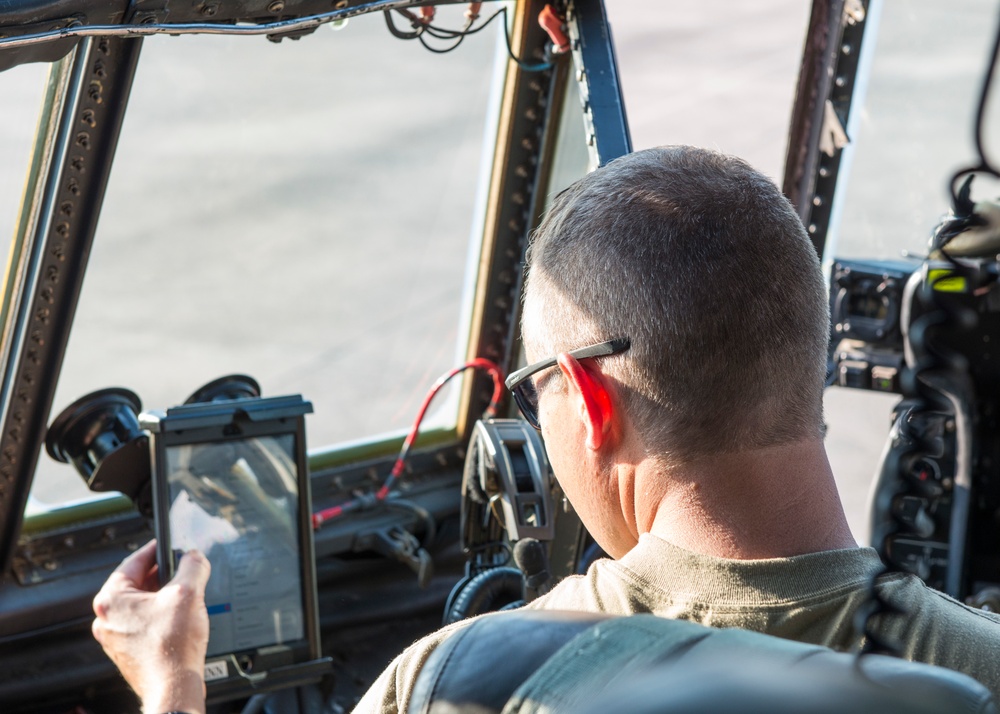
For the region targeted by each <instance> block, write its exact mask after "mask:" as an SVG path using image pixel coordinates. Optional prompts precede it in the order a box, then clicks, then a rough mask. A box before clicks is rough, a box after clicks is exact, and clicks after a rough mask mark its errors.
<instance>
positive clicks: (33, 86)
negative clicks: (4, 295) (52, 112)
mask: <svg viewBox="0 0 1000 714" xmlns="http://www.w3.org/2000/svg"><path fill="white" fill-rule="evenodd" d="M47 73H48V66H47V65H45V64H26V65H20V66H18V67H14V68H12V69H9V70H7V71H6V72H2V73H0V96H2V97H3V101H2V102H0V126H2V127H3V131H2V132H0V156H2V157H3V160H2V161H0V252H2V255H3V259H4V261H5V264H6V258H7V253H8V251H9V248H10V240H11V237H12V236H13V234H14V229H15V223H16V221H17V217H18V208H19V206H20V204H21V197H22V195H23V194H24V179H25V174H26V172H27V167H28V162H29V159H30V157H31V147H32V142H33V140H34V136H35V129H36V127H37V125H38V112H39V109H40V108H41V104H42V94H43V92H44V90H45V76H46V74H47Z"/></svg>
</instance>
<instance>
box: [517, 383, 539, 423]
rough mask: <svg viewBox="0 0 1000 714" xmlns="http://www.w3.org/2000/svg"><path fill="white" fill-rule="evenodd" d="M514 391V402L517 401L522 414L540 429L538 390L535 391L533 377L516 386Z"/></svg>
mask: <svg viewBox="0 0 1000 714" xmlns="http://www.w3.org/2000/svg"><path fill="white" fill-rule="evenodd" d="M513 392H514V402H515V403H517V408H518V409H520V410H521V414H522V415H523V416H524V418H525V419H526V420H527V422H528V423H529V424H531V425H532V426H533V427H535V428H536V429H538V428H539V426H538V392H536V391H535V385H534V384H532V382H531V378H530V377H529V378H528V379H525V380H524V381H523V382H521V383H520V384H518V385H517V386H516V387H514V389H513Z"/></svg>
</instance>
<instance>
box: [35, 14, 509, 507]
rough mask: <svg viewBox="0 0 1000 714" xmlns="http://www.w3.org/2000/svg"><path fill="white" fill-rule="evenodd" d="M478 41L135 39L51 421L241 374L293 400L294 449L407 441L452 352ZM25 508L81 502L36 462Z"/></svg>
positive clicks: (148, 402) (446, 415)
mask: <svg viewBox="0 0 1000 714" xmlns="http://www.w3.org/2000/svg"><path fill="white" fill-rule="evenodd" d="M452 9H454V8H452ZM446 15H447V13H441V14H440V15H439V22H440V24H444V23H446V22H447V21H448V19H447V17H446ZM455 18H456V19H455V20H454V22H456V23H457V24H458V26H459V27H461V24H462V18H461V9H457V10H456V13H455ZM500 24H501V23H496V25H497V26H499V25H500ZM495 29H496V27H493V28H490V29H489V30H487V31H485V32H482V33H479V34H477V35H473V36H472V37H469V38H467V39H466V40H465V41H464V42H463V43H462V44H461V46H460V47H458V48H457V49H455V51H454V54H456V55H462V56H461V57H455V56H454V55H453V56H452V57H450V58H449V59H447V60H445V59H443V58H441V57H440V56H438V55H435V54H432V53H430V52H427V51H425V50H424V49H423V48H422V47H420V46H419V45H418V43H416V42H412V43H407V42H401V41H399V40H397V39H394V38H393V37H392V36H391V35H390V33H389V32H388V31H387V29H386V27H385V23H384V20H383V18H382V16H381V15H374V16H365V17H360V18H354V19H352V20H350V22H349V23H348V24H347V25H346V26H345V27H343V28H341V29H339V30H337V31H331V29H330V28H329V27H325V26H324V27H320V28H319V29H318V30H317V32H316V33H315V34H314V35H313V36H308V37H305V38H303V39H301V40H300V41H294V42H293V41H289V40H287V39H286V40H285V41H284V42H282V43H281V44H280V46H274V45H269V44H268V43H266V42H265V41H264V40H263V39H262V38H255V39H251V38H232V37H207V36H196V37H178V38H164V37H155V38H151V39H147V40H146V41H145V44H144V46H143V48H142V56H141V58H140V61H139V67H138V71H137V75H136V79H135V84H134V88H133V92H132V98H131V100H130V104H129V109H128V113H127V114H126V118H125V124H124V128H123V130H122V135H121V139H120V143H119V147H118V153H117V156H116V158H115V166H114V170H113V171H112V174H111V180H110V184H109V187H108V193H107V196H106V199H105V203H104V208H103V210H102V213H101V222H100V225H99V226H98V231H97V235H96V238H95V241H94V248H93V252H92V255H91V258H90V264H89V267H88V271H87V279H86V282H85V284H84V287H83V292H82V295H81V298H80V303H79V307H78V310H77V314H76V319H75V322H74V328H73V332H72V334H71V337H70V342H69V347H68V351H67V355H66V359H65V363H64V365H63V369H62V374H61V376H60V381H59V385H58V390H57V392H56V397H55V404H54V406H53V411H52V414H53V415H55V414H57V413H58V412H59V410H61V409H63V408H64V407H65V406H66V405H68V404H70V403H71V402H73V401H74V400H75V399H77V398H79V397H80V396H82V395H83V394H86V393H88V392H90V391H93V390H96V389H100V388H103V387H108V386H122V387H127V388H128V389H131V390H133V391H134V392H136V393H137V394H138V395H139V397H140V398H141V399H142V402H143V407H144V408H145V409H165V408H167V407H170V406H174V405H177V404H180V403H181V402H183V401H184V400H185V398H186V397H187V396H188V395H189V394H191V393H192V392H193V391H194V390H195V389H197V388H198V387H199V386H201V385H203V384H205V383H206V382H209V381H211V380H213V379H215V378H217V377H220V376H222V375H226V374H232V373H244V374H248V375H251V376H253V377H254V378H256V380H257V381H258V382H259V383H260V385H261V388H262V392H263V395H264V396H278V395H282V394H292V393H301V394H302V395H303V396H304V397H305V398H307V399H309V400H311V401H312V402H313V404H314V406H315V413H314V414H313V415H311V416H310V417H309V420H308V421H307V427H308V432H307V433H308V438H309V446H310V447H311V448H314V447H319V446H323V445H329V444H332V443H338V442H344V441H347V440H355V439H361V438H365V437H372V436H374V435H376V434H381V433H385V432H387V431H399V430H403V429H406V428H408V427H409V426H410V424H411V422H412V420H413V417H414V415H415V413H416V411H417V409H418V407H419V405H420V401H421V399H422V398H423V396H424V394H425V392H426V391H427V389H428V387H429V386H430V384H431V383H432V382H433V381H434V379H435V378H436V377H437V376H438V375H439V374H441V373H442V372H444V371H446V370H447V369H448V368H450V367H452V366H454V365H455V364H457V363H458V362H459V361H460V360H461V359H462V357H463V356H464V354H465V351H466V343H467V339H468V337H467V330H468V325H467V324H464V322H463V319H462V315H463V314H464V313H463V305H464V304H465V296H466V293H467V290H466V280H467V278H466V267H467V264H472V265H475V264H476V263H475V261H477V260H478V253H477V252H476V249H477V247H478V244H479V240H480V236H481V228H476V227H474V226H476V224H477V223H478V219H477V214H478V211H479V210H480V209H477V205H478V204H477V186H478V185H479V184H480V175H481V172H482V171H483V170H484V166H485V167H486V168H488V165H489V164H488V161H487V162H485V163H484V161H483V145H484V135H485V129H486V117H487V105H488V103H489V96H490V92H491V85H492V76H493V59H494V56H495V54H496V52H497V49H498V46H497V42H496V34H495V32H494V30H495ZM488 143H489V145H490V146H492V144H493V140H492V138H490V139H489V140H488ZM470 235H472V236H473V238H472V240H471V241H470ZM470 246H471V248H470ZM470 252H471V256H470ZM470 260H471V261H473V262H471V263H470ZM457 396H458V394H457V389H456V390H455V391H453V392H452V393H451V397H450V398H449V396H448V395H447V394H443V395H442V396H441V397H439V399H438V400H437V402H436V404H438V405H439V407H438V409H437V411H436V413H434V412H432V413H431V415H430V416H429V417H428V421H427V422H425V424H426V423H430V424H431V425H437V426H444V427H448V426H453V425H454V424H455V423H456V419H457V411H458V398H457ZM50 421H51V419H50ZM32 495H33V499H34V501H35V502H36V504H37V502H43V503H47V504H53V503H56V502H59V501H62V500H64V499H66V498H75V497H79V496H87V495H89V494H88V492H86V491H85V490H84V489H83V486H82V481H81V479H80V477H79V476H78V475H77V474H76V473H75V471H73V469H72V468H70V467H68V466H66V465H64V464H57V463H55V462H53V461H52V460H51V459H49V457H48V456H47V455H45V454H44V453H43V455H42V457H41V459H40V462H39V469H38V473H37V476H36V479H35V485H34V488H33V494H32Z"/></svg>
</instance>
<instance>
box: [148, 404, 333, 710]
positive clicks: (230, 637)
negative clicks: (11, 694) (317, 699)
mask: <svg viewBox="0 0 1000 714" xmlns="http://www.w3.org/2000/svg"><path fill="white" fill-rule="evenodd" d="M310 411H312V406H311V405H310V404H309V403H308V402H306V401H303V400H302V398H301V397H298V396H295V397H276V398H268V399H262V398H244V399H235V400H226V401H220V402H212V403H206V404H190V405H184V406H181V407H176V408H173V409H169V410H167V412H166V413H165V414H162V413H156V412H151V413H146V414H143V415H141V417H140V423H141V425H142V426H143V428H145V429H147V430H148V431H149V432H150V454H151V459H152V480H153V507H154V514H155V531H156V537H157V559H158V563H159V568H160V578H161V582H166V581H168V580H169V579H170V578H171V577H172V576H173V574H174V572H175V570H176V567H177V563H178V560H179V559H180V558H182V557H183V553H184V552H186V551H188V550H191V549H195V548H197V549H198V550H200V551H202V552H203V553H205V555H206V556H207V557H208V560H209V562H210V563H211V565H212V574H211V577H210V578H209V581H208V586H207V588H206V591H205V604H206V606H207V608H208V616H209V618H208V619H209V640H208V652H207V658H206V663H205V680H206V683H207V685H208V687H209V690H210V692H209V694H210V695H211V690H212V689H213V687H215V688H218V685H215V684H213V683H220V684H223V683H226V682H228V683H229V685H228V686H227V688H228V689H233V686H232V685H233V684H235V685H240V684H245V685H248V686H250V687H259V686H260V685H261V684H262V683H263V682H264V680H266V679H268V678H269V677H271V675H272V673H274V672H276V671H279V670H280V671H281V672H282V673H284V674H287V673H288V668H290V667H292V668H294V666H295V665H303V664H306V663H310V662H312V661H314V660H316V659H317V658H318V656H319V631H318V617H317V611H316V608H317V606H316V584H315V564H314V558H313V544H312V529H311V525H310V523H311V522H310V516H311V503H310V497H309V480H308V469H307V464H306V451H305V429H304V415H305V414H306V413H308V412H310ZM236 688H237V689H239V688H240V687H239V686H237V687H236Z"/></svg>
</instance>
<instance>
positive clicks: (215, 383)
mask: <svg viewBox="0 0 1000 714" xmlns="http://www.w3.org/2000/svg"><path fill="white" fill-rule="evenodd" d="M259 396H260V385H259V384H257V380H256V379H254V378H253V377H250V376H248V375H245V374H228V375H226V376H225V377H219V378H218V379H213V380H212V381H211V382H209V383H208V384H205V385H203V386H201V387H199V388H198V389H197V390H195V392H194V394H192V395H191V396H190V397H188V398H187V399H185V400H184V403H185V404H201V403H203V402H223V401H230V400H233V399H253V398H255V397H259Z"/></svg>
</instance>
